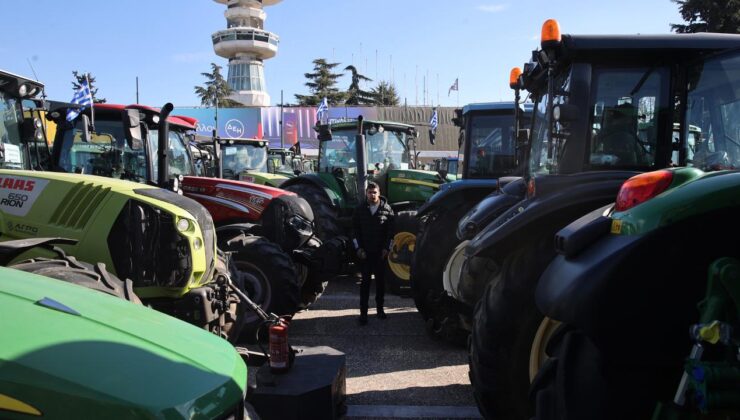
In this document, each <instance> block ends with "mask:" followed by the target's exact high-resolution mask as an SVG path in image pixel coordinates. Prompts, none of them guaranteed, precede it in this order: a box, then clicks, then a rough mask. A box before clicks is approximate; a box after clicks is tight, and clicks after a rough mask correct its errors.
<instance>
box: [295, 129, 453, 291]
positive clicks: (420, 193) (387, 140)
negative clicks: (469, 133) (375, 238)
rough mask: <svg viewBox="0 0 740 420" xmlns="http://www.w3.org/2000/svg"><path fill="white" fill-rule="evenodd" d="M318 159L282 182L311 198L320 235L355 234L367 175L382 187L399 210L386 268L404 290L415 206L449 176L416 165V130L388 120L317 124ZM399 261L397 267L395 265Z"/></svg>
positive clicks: (392, 283) (391, 285)
mask: <svg viewBox="0 0 740 420" xmlns="http://www.w3.org/2000/svg"><path fill="white" fill-rule="evenodd" d="M318 130H319V141H320V144H319V162H318V168H317V171H316V172H315V173H310V174H302V175H300V176H298V177H295V178H291V179H289V180H287V181H285V182H284V183H283V184H282V186H281V188H283V189H285V190H288V191H293V192H295V193H296V194H298V195H299V196H301V197H303V198H305V199H306V201H308V202H309V203H310V205H311V208H312V209H313V213H314V215H315V225H316V229H315V230H316V235H317V236H318V237H319V238H321V239H327V238H335V237H345V236H350V235H351V218H352V213H353V211H354V209H355V207H356V206H357V205H359V204H360V203H361V202H362V201H363V200H364V199H365V194H364V191H365V185H366V182H367V181H374V182H376V183H377V184H378V185H380V191H381V194H382V195H383V196H385V198H386V199H387V200H388V204H390V206H391V207H392V208H393V210H394V211H395V212H396V219H395V223H394V230H395V236H396V237H395V239H394V249H393V251H392V252H391V254H390V259H389V261H390V265H389V267H388V270H387V271H386V272H387V274H388V276H390V277H387V281H388V282H389V283H388V284H389V288H390V291H391V292H393V293H402V290H401V285H402V279H403V278H404V268H406V270H405V271H406V276H405V277H406V278H408V275H407V271H408V270H407V267H408V266H407V265H405V264H395V263H394V261H395V260H404V259H409V258H410V255H411V253H412V252H413V246H414V245H413V244H414V242H415V233H416V230H417V226H418V223H417V220H416V218H415V216H414V210H415V209H417V208H418V207H419V206H421V205H422V204H423V203H425V202H426V201H427V200H428V199H429V198H430V197H431V196H432V195H434V194H435V193H436V192H437V191H439V188H440V186H441V185H443V184H445V183H446V182H447V180H446V179H445V178H444V177H442V176H440V174H439V173H437V172H434V171H422V170H417V169H414V168H415V167H416V162H415V158H416V150H415V149H416V146H415V145H416V130H415V129H414V127H413V126H411V125H408V124H401V123H396V122H389V121H364V120H363V119H362V118H359V119H358V120H357V121H344V122H338V123H332V124H331V125H323V126H319V128H318ZM395 266H398V267H400V269H399V270H395V269H394V267H395Z"/></svg>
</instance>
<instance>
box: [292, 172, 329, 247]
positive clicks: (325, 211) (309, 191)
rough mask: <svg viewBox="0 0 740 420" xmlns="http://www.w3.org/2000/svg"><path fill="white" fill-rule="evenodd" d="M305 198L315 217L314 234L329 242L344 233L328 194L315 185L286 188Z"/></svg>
mask: <svg viewBox="0 0 740 420" xmlns="http://www.w3.org/2000/svg"><path fill="white" fill-rule="evenodd" d="M284 189H285V190H287V191H291V192H294V193H296V194H298V195H299V196H300V197H303V198H304V199H305V200H306V201H308V204H310V205H311V210H313V216H314V227H315V229H316V231H315V232H314V233H315V234H316V236H317V237H318V238H319V239H321V240H322V241H327V240H329V239H331V238H333V237H335V236H339V235H341V234H342V233H343V231H342V228H341V226H339V220H338V218H339V215H338V214H337V211H336V210H335V209H334V206H333V205H332V203H331V201H329V197H327V196H326V193H325V192H324V191H323V190H322V189H321V188H319V187H318V186H316V185H313V184H293V185H290V186H287V187H285V188H284Z"/></svg>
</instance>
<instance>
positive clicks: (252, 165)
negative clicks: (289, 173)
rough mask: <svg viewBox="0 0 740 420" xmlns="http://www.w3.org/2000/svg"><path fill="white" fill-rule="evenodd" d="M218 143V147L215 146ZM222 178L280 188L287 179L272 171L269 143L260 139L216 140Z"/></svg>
mask: <svg viewBox="0 0 740 420" xmlns="http://www.w3.org/2000/svg"><path fill="white" fill-rule="evenodd" d="M216 143H218V147H215V144H216ZM214 149H215V150H217V153H218V154H219V160H218V162H219V163H218V168H219V172H220V177H221V178H224V179H233V180H240V181H247V182H254V183H256V184H263V185H270V186H273V187H278V186H280V184H281V183H282V182H283V181H285V180H286V179H287V177H286V176H282V175H276V174H275V173H274V172H273V171H271V170H270V166H272V165H270V162H269V160H268V142H267V140H259V139H241V138H222V137H218V138H216V139H214Z"/></svg>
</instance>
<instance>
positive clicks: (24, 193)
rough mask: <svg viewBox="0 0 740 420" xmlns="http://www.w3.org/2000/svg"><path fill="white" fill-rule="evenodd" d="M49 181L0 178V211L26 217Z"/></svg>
mask: <svg viewBox="0 0 740 420" xmlns="http://www.w3.org/2000/svg"><path fill="white" fill-rule="evenodd" d="M48 183H49V181H48V180H45V179H30V178H24V177H7V176H6V177H0V210H2V211H3V212H5V213H8V214H12V215H14V216H25V215H26V214H27V213H28V211H29V210H30V208H31V207H32V206H33V203H34V202H35V201H36V199H37V198H38V197H39V195H40V194H41V192H42V191H43V190H44V188H46V184H48Z"/></svg>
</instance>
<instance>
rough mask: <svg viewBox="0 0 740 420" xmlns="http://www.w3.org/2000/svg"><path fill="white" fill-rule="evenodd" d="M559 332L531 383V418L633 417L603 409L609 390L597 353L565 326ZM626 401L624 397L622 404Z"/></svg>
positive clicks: (559, 419) (584, 337)
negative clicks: (547, 356)
mask: <svg viewBox="0 0 740 420" xmlns="http://www.w3.org/2000/svg"><path fill="white" fill-rule="evenodd" d="M561 329H562V330H561V331H559V332H558V333H557V334H555V335H554V336H553V338H552V341H551V342H550V343H549V345H548V354H549V355H550V356H551V357H550V358H549V359H548V360H547V362H545V364H543V366H542V367H541V369H540V370H539V372H538V374H537V376H536V377H535V378H534V381H533V383H532V391H531V393H532V394H531V395H532V400H533V402H534V405H535V412H536V414H535V416H534V417H533V418H534V419H536V420H564V419H595V418H603V419H607V418H634V414H635V413H625V412H620V413H619V414H617V413H615V412H614V411H611V410H606V409H605V408H606V407H607V405H608V402H607V401H606V398H605V396H606V395H608V394H609V390H608V386H607V380H606V378H605V377H604V375H603V363H602V358H601V356H600V353H599V350H598V349H597V348H596V346H594V344H593V343H592V342H591V340H589V339H588V337H587V336H586V335H584V334H583V333H581V332H579V331H576V330H573V328H571V327H568V326H563V327H561ZM638 376H639V374H638ZM627 389H629V387H627ZM629 400H630V398H629V397H628V396H627V398H626V399H625V400H623V402H627V401H629ZM646 414H647V413H646Z"/></svg>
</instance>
